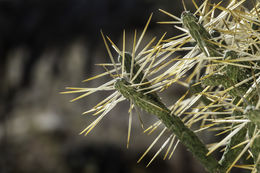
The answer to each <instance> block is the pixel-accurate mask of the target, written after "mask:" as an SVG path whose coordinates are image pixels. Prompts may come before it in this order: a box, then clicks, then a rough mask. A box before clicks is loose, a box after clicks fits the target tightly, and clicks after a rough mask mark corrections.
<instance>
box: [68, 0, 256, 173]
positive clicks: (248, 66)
mask: <svg viewBox="0 0 260 173" xmlns="http://www.w3.org/2000/svg"><path fill="white" fill-rule="evenodd" d="M192 2H193V3H194V5H195V7H196V12H195V13H191V12H189V11H184V12H183V13H182V15H181V18H179V17H177V16H174V15H173V14H170V13H168V12H166V11H164V10H160V11H161V12H162V13H164V14H166V15H168V16H169V17H171V18H172V19H173V20H174V21H168V22H161V23H164V24H165V23H166V24H167V23H169V24H176V25H177V26H176V28H178V29H180V30H181V31H183V32H184V33H183V34H181V35H179V36H174V37H172V38H167V39H166V34H164V35H163V36H162V37H161V38H160V39H159V40H158V41H157V42H156V41H155V40H156V39H155V38H153V39H152V40H151V41H150V42H149V43H148V44H146V46H145V47H144V48H143V49H141V51H139V52H137V50H138V48H139V46H140V43H141V41H142V39H143V37H144V34H145V32H146V30H147V28H148V25H149V23H150V21H151V17H152V15H151V16H150V18H149V20H148V22H147V24H146V25H145V28H144V30H143V32H142V34H141V36H140V38H139V39H137V38H136V32H135V34H134V43H133V46H132V51H130V52H127V51H126V50H125V32H123V46H122V47H123V48H122V50H120V49H119V48H118V47H117V46H116V44H114V43H113V42H112V41H111V40H110V38H109V37H105V36H104V35H103V33H102V32H101V34H102V37H103V40H104V43H105V46H106V49H107V51H108V54H109V57H110V59H111V63H110V64H101V65H102V66H103V67H104V68H105V69H106V72H104V73H102V74H99V75H97V76H95V77H92V78H90V79H87V80H86V81H89V80H93V79H96V78H100V77H103V76H107V75H110V76H111V80H110V81H108V82H107V83H105V84H103V85H101V86H99V87H96V88H67V89H68V90H69V91H65V92H63V93H83V94H82V95H80V96H79V97H77V98H75V99H73V100H72V101H75V100H77V99H80V98H83V97H85V96H88V95H90V94H93V93H95V92H97V91H104V90H108V91H114V92H113V93H112V94H111V95H110V96H108V97H107V98H106V99H104V100H102V101H101V102H100V103H98V104H97V105H96V106H94V107H93V108H92V109H91V110H89V111H87V112H85V113H91V112H95V113H94V114H95V115H97V114H100V115H99V116H98V118H97V119H96V120H95V121H94V122H92V123H91V124H90V125H89V126H88V127H87V128H85V129H84V130H83V131H82V132H81V134H85V135H87V134H88V133H89V132H90V131H91V130H92V129H93V128H94V127H95V126H96V125H97V124H98V123H99V122H100V121H101V119H102V118H103V117H104V116H105V115H106V114H107V113H108V112H109V111H110V110H111V109H113V108H114V107H115V106H116V105H117V103H119V102H121V101H124V100H128V101H129V102H130V108H129V114H130V116H129V128H128V138H127V139H128V140H127V143H128V144H129V139H130V134H131V122H132V109H133V107H134V106H135V107H138V108H140V109H142V110H143V111H145V112H147V113H149V114H152V115H155V116H157V118H158V121H157V122H156V123H154V124H153V125H151V126H150V127H148V128H147V129H146V130H145V131H150V132H152V131H154V130H155V129H156V128H157V127H159V126H164V128H163V130H162V132H161V133H160V134H159V136H158V137H157V138H156V139H155V140H154V142H153V143H152V144H151V145H150V147H149V148H148V149H147V151H146V152H145V153H144V154H143V156H142V157H141V158H140V160H139V161H141V159H142V158H143V157H144V156H145V155H146V154H147V152H148V151H149V150H150V149H151V148H152V147H153V146H154V144H155V143H156V142H157V141H158V140H159V138H160V137H161V136H162V134H163V133H165V131H169V132H170V133H171V135H170V136H169V137H168V138H167V140H166V141H165V142H164V143H163V145H162V147H161V148H160V149H159V151H158V152H157V153H156V154H155V155H154V157H153V158H152V160H151V161H150V163H151V162H152V161H153V160H154V158H155V157H156V156H157V155H158V154H159V153H160V152H161V151H162V150H163V149H165V150H166V154H165V158H166V157H169V158H170V157H171V156H172V153H173V152H174V151H175V148H176V146H177V145H178V143H179V142H181V143H182V144H183V145H184V146H186V147H187V149H188V150H189V151H190V152H191V153H192V154H193V155H194V157H195V158H196V159H198V160H199V161H200V162H201V164H202V165H203V166H204V167H205V169H206V170H207V171H208V172H212V173H222V172H230V170H231V169H232V168H233V167H240V168H244V169H249V170H251V171H252V172H254V173H256V172H260V108H259V107H260V97H259V95H260V89H259V82H260V66H259V63H260V57H259V55H260V31H259V29H260V26H259V25H260V21H259V17H260V14H259V9H260V4H258V3H255V4H254V6H253V8H252V9H251V10H249V9H247V8H245V7H244V6H243V3H244V2H245V0H240V1H238V0H232V1H230V2H229V4H228V5H227V6H226V7H223V6H222V4H221V3H218V4H212V3H211V1H210V0H206V1H204V3H203V4H201V5H200V6H198V5H197V4H196V3H195V1H193V0H192ZM217 11H218V13H217ZM179 24H181V25H179ZM107 41H109V42H110V43H111V45H112V47H113V48H114V50H115V51H116V52H117V53H118V54H119V57H118V60H115V58H114V57H113V56H112V53H111V50H110V48H109V45H108V43H107ZM194 41H195V42H196V45H195V46H193V47H190V46H187V45H188V44H187V43H189V42H194ZM175 52H185V53H186V55H184V56H182V57H175V56H174V55H173V54H174V53H175ZM111 67H112V68H111ZM109 68H110V69H109ZM174 83H177V84H180V85H182V86H184V87H187V92H186V93H185V94H184V95H183V96H182V97H181V98H180V99H179V100H178V101H177V102H176V103H174V104H173V105H171V106H166V105H165V104H164V103H163V102H162V100H161V99H160V97H159V96H158V94H157V93H159V92H163V91H165V90H167V89H168V88H169V87H170V86H171V85H172V84H174ZM198 123H199V124H200V125H199V128H198V129H197V130H194V127H193V130H191V127H192V126H194V124H198ZM196 127H198V126H196ZM207 130H210V131H213V130H218V131H220V132H219V134H226V136H225V137H224V138H223V139H222V140H221V141H219V142H218V143H215V144H211V145H206V144H204V143H203V142H202V141H201V140H200V139H199V138H198V136H197V135H196V133H198V132H200V131H207ZM174 141H177V142H176V143H175V144H174ZM166 146H168V147H167V148H166ZM208 146H210V147H208ZM223 146H224V147H223ZM220 147H223V150H224V152H223V154H222V158H221V159H220V160H219V161H218V160H217V159H216V158H214V156H213V155H212V154H211V153H213V152H214V151H216V150H217V149H219V148H220ZM139 161H138V162H139ZM238 161H240V162H239V163H241V164H240V165H238ZM150 163H149V164H150ZM149 164H148V165H149Z"/></svg>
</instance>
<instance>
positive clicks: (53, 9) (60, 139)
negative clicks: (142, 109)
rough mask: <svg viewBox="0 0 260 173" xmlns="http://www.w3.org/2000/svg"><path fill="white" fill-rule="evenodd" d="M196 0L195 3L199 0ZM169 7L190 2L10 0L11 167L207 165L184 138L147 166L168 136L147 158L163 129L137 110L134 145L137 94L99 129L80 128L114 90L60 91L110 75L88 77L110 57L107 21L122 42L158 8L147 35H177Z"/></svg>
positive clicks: (4, 25)
mask: <svg viewBox="0 0 260 173" xmlns="http://www.w3.org/2000/svg"><path fill="white" fill-rule="evenodd" d="M196 2H198V3H200V2H202V1H196ZM186 4H187V6H188V7H189V8H191V9H193V8H192V4H191V3H190V2H187V3H186ZM159 8H162V9H164V10H167V11H169V12H171V13H173V14H175V15H176V16H180V14H181V12H182V11H183V8H182V4H181V0H177V1H173V0H161V1H156V0H142V1H141V0H99V1H94V0H1V1H0V60H1V63H0V76H1V78H0V79H1V85H0V101H1V104H0V115H1V117H0V172H1V173H13V172H14V173H16V172H17V173H32V172H37V173H51V172H55V173H56V172H62V173H70V172H73V173H74V172H75V173H157V172H161V173H170V172H171V173H172V172H176V173H193V172H194V173H195V172H200V173H203V172H204V170H203V168H201V166H200V165H199V164H198V163H197V162H196V161H195V160H194V159H193V158H192V156H191V155H190V153H189V152H187V151H186V150H185V149H184V148H183V147H182V146H181V145H180V146H179V147H178V149H177V151H176V153H175V155H174V157H173V158H172V159H171V160H166V161H163V160H162V157H163V156H162V155H159V156H158V157H157V159H156V160H155V161H154V162H153V163H152V165H151V166H149V167H148V168H145V166H146V164H147V163H148V162H149V160H150V159H151V158H152V156H153V155H154V154H155V153H156V151H157V150H158V149H159V147H160V146H161V144H158V145H157V146H156V147H154V149H153V150H152V151H151V152H149V154H148V155H147V156H146V157H145V158H144V160H143V161H142V162H141V163H139V164H137V163H136V161H137V160H138V159H139V157H140V156H141V155H142V153H143V152H144V151H145V150H146V148H147V147H148V146H149V145H150V144H151V142H152V141H153V140H154V138H155V136H156V135H157V134H158V132H156V133H155V134H154V135H150V136H147V135H145V134H143V133H142V129H141V128H140V124H139V122H138V118H136V117H137V116H135V119H134V123H133V131H132V139H131V142H130V148H129V149H126V137H127V128H128V115H127V110H128V103H126V104H120V105H119V106H117V107H116V108H115V109H114V110H113V111H111V112H110V113H109V114H108V115H107V116H106V117H105V118H104V119H103V120H102V121H101V123H100V124H99V125H98V126H97V127H95V128H94V130H93V131H92V132H91V133H90V135H89V136H87V137H84V136H81V135H78V134H79V132H80V131H81V130H82V129H83V128H84V127H86V126H87V125H88V124H89V123H90V122H91V121H93V117H92V116H91V115H84V116H82V115H81V113H82V112H84V111H86V110H88V109H89V108H91V106H93V105H95V103H97V102H98V101H100V100H101V99H102V98H104V96H103V94H104V93H98V94H95V95H93V96H89V97H88V98H87V99H86V98H83V99H81V100H79V101H77V102H75V103H70V102H69V100H70V99H72V98H73V97H75V96H76V95H60V94H59V92H60V91H63V90H64V88H65V87H66V86H78V87H80V86H82V87H95V86H98V85H99V84H100V83H102V80H96V81H91V82H88V83H81V81H82V80H83V79H86V78H88V77H91V76H93V75H95V74H98V73H100V72H103V69H102V68H101V67H97V66H94V64H95V63H102V62H109V57H108V55H107V52H106V49H105V46H104V44H103V41H102V38H101V35H100V29H102V30H103V32H104V33H105V34H107V35H109V36H110V37H111V39H112V40H113V41H114V42H115V43H121V40H122V39H121V36H122V31H123V29H126V33H127V37H129V38H128V39H127V40H132V37H133V33H134V29H137V30H138V31H139V32H138V33H139V35H140V33H141V31H142V29H143V27H144V25H145V23H146V21H147V19H148V17H149V15H150V14H151V12H154V17H153V20H152V23H151V25H150V27H149V29H148V33H147V34H146V37H145V39H144V43H145V42H146V41H147V40H148V39H151V38H152V37H153V36H158V37H160V36H161V35H162V34H163V33H164V32H165V31H167V37H171V36H173V35H176V34H177V33H178V31H176V30H175V29H174V27H173V26H172V25H158V24H156V21H162V20H169V18H168V17H167V16H165V15H163V14H161V13H160V12H159V11H158V9H159ZM130 37H131V38H130ZM127 43H128V42H127ZM128 45H131V41H129V43H128ZM181 92H183V89H180V88H176V89H172V90H171V91H170V94H171V95H172V98H171V97H165V96H163V95H162V97H163V99H165V100H168V101H169V102H171V103H172V102H173V101H174V100H176V98H177V97H178V96H180V93H181ZM168 95H169V94H168ZM149 121H151V122H152V121H154V120H149ZM151 122H150V123H151ZM147 124H149V123H147Z"/></svg>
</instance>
